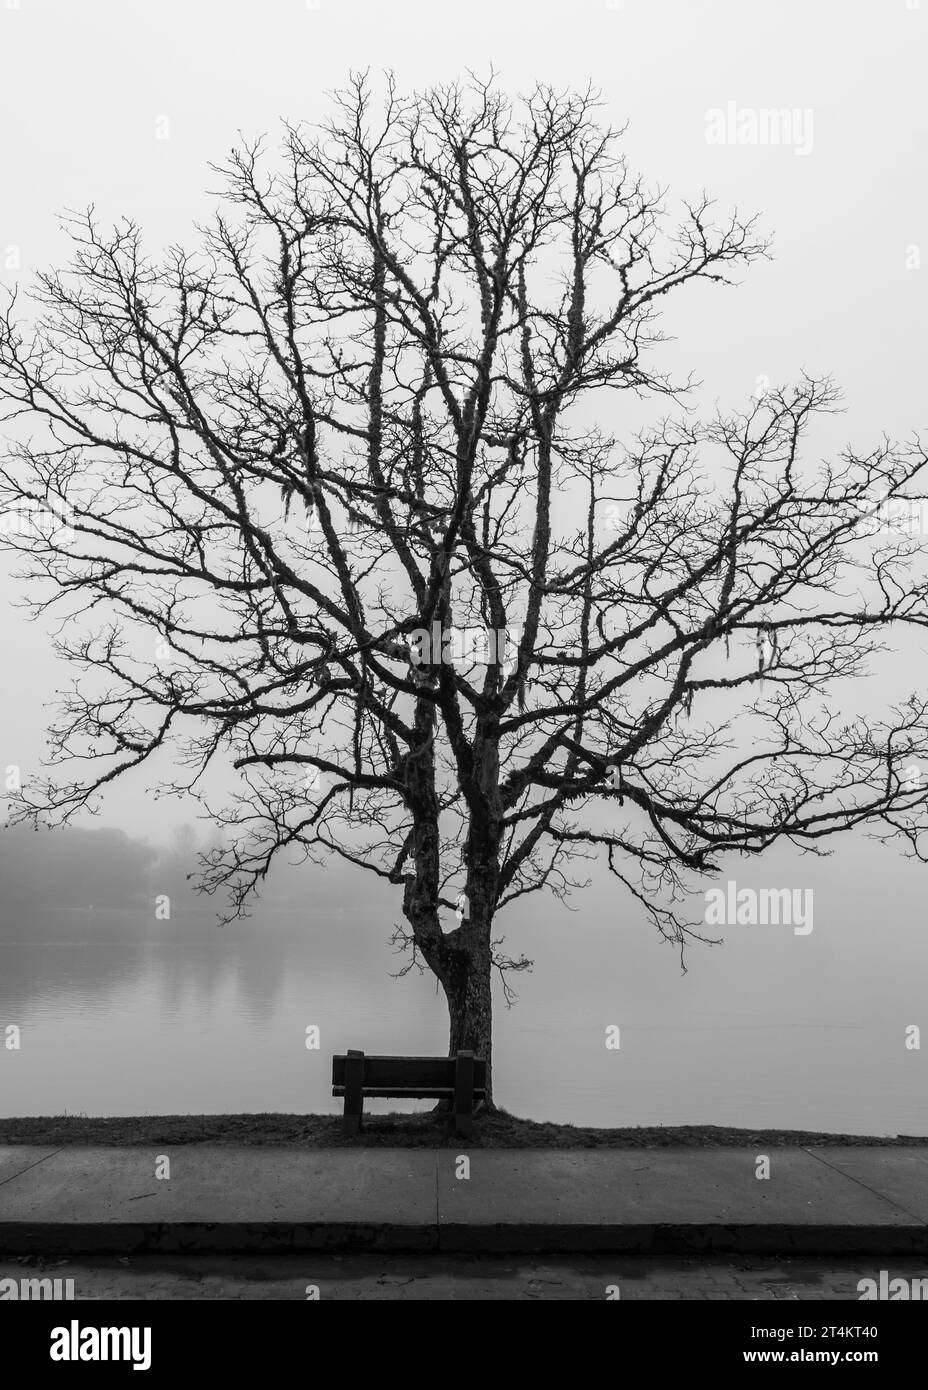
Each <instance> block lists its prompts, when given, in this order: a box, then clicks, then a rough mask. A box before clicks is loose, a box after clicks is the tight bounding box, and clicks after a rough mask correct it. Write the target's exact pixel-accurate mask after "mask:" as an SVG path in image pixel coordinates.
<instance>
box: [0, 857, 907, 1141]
mask: <svg viewBox="0 0 928 1390" xmlns="http://www.w3.org/2000/svg"><path fill="white" fill-rule="evenodd" d="M803 864H805V861H803ZM752 875H753V876H752V878H751V879H750V880H749V879H748V877H747V875H739V879H738V881H739V885H740V883H741V882H742V881H743V882H744V883H748V882H753V883H763V882H769V883H771V884H772V883H783V882H784V881H785V882H798V881H799V880H798V879H797V878H796V871H795V869H794V870H793V877H792V879H790V878H786V879H784V877H783V875H782V873H781V874H780V875H779V877H778V876H777V874H776V873H768V874H766V875H760V876H758V873H757V870H756V867H754V866H752ZM802 878H803V882H806V883H808V884H809V885H811V886H814V889H815V927H814V931H813V932H812V933H811V934H810V935H808V936H805V937H798V936H796V935H794V934H793V933H792V932H791V931H790V930H789V929H788V928H784V927H782V926H781V927H777V926H769V927H740V928H727V929H725V938H726V939H725V942H724V944H723V945H721V946H718V947H714V948H708V947H701V946H698V945H697V946H694V947H692V948H691V950H690V953H689V955H688V959H687V963H688V966H689V970H688V973H687V974H685V975H681V973H680V969H679V963H678V960H677V956H676V953H675V951H674V950H673V949H672V948H671V947H669V946H667V945H662V944H661V943H660V942H659V941H658V940H656V939H655V934H654V931H653V929H651V928H650V927H649V926H648V925H647V923H646V922H644V921H643V920H642V915H641V913H640V912H639V911H637V910H634V909H633V908H632V906H630V905H629V904H628V903H627V901H626V900H625V899H624V898H622V899H621V900H619V899H606V898H605V896H604V894H603V892H602V891H601V890H600V891H597V890H596V889H594V890H591V894H592V899H593V902H592V906H591V907H590V910H587V903H588V902H589V900H590V895H588V898H587V900H586V901H584V900H583V899H580V898H578V899H576V900H575V901H576V902H577V905H578V908H579V910H578V911H577V912H575V913H569V912H566V911H565V910H564V909H563V908H561V907H559V906H557V905H556V904H551V903H544V902H543V901H542V900H541V899H540V898H539V899H538V900H537V901H536V902H535V903H533V904H531V905H530V906H529V907H526V909H525V910H524V912H523V914H522V916H521V917H516V918H514V919H513V923H512V925H511V928H510V931H509V933H508V936H507V949H508V950H509V951H510V953H511V954H518V953H519V952H521V951H525V952H526V953H527V954H529V955H532V956H533V957H534V960H535V969H534V971H533V972H532V973H531V974H529V975H521V976H518V977H516V978H515V980H514V984H515V986H516V988H517V990H518V993H519V1000H518V1003H517V1004H516V1005H515V1006H514V1007H513V1008H512V1009H509V1010H507V1009H506V1008H505V1007H504V1005H503V1001H502V999H501V997H498V1000H497V1026H496V1042H495V1048H496V1059H495V1063H496V1083H495V1084H496V1092H497V1097H498V1100H499V1103H500V1104H502V1105H504V1106H506V1108H507V1109H510V1110H511V1111H513V1112H514V1113H516V1114H520V1115H525V1116H529V1117H532V1118H536V1119H549V1120H557V1121H571V1122H574V1123H577V1124H598V1125H613V1124H667V1125H671V1124H688V1123H710V1124H716V1125H737V1126H755V1125H756V1126H777V1127H786V1128H817V1129H826V1130H831V1131H849V1132H855V1133H872V1134H895V1133H908V1134H924V1133H928V1084H926V1083H928V1074H926V1073H928V1063H926V1058H928V988H926V981H928V926H926V921H925V912H924V909H923V896H924V890H925V888H926V887H928V872H926V870H925V869H923V868H919V867H917V866H905V865H899V864H898V861H895V860H893V859H891V858H888V857H887V854H886V852H885V851H877V850H870V849H865V850H863V851H855V853H854V855H853V856H846V857H845V858H844V859H843V860H842V859H839V858H835V859H831V860H828V861H823V862H816V861H811V863H810V867H809V869H808V871H807V870H806V869H805V867H803V870H802ZM309 897H310V900H311V901H312V902H314V903H315V906H310V907H308V908H307V910H306V912H305V914H304V913H298V914H296V913H293V912H290V913H283V912H277V913H272V912H270V911H264V912H261V911H259V913H258V914H257V917H256V919H255V920H254V921H253V922H252V923H251V924H249V925H247V926H238V927H236V928H234V929H232V928H226V929H219V928H218V927H216V926H215V925H213V924H212V919H211V918H209V916H208V915H206V914H191V913H188V914H186V916H182V917H181V918H180V919H178V920H174V921H171V922H170V923H158V922H155V921H153V920H152V915H151V914H149V913H148V912H134V913H113V912H110V913H103V912H100V911H95V910H93V909H91V908H90V907H89V905H88V906H87V907H86V908H83V909H79V910H74V911H71V912H69V913H64V912H62V913H59V914H58V915H57V916H55V915H54V914H52V915H46V916H45V917H43V918H42V919H41V920H36V921H35V922H32V923H29V924H28V930H27V929H25V928H23V929H13V928H11V927H10V926H9V925H8V926H7V927H6V928H5V929H4V937H3V939H2V940H0V1041H2V1038H3V1030H4V1029H5V1027H6V1026H7V1025H9V1024H15V1025H17V1026H18V1027H19V1028H20V1030H21V1047H20V1049H19V1050H18V1051H11V1050H9V1049H4V1048H3V1047H2V1046H0V1113H2V1114H4V1115H22V1114H53V1113H65V1112H68V1113H86V1114H115V1115H119V1114H138V1113H159V1112H161V1113H164V1112H172V1113H174V1112H190V1113H196V1112H212V1113H220V1112H225V1111H322V1112H327V1111H328V1112H335V1111H337V1110H338V1109H339V1102H337V1101H335V1100H333V1098H332V1096H331V1088H330V1084H329V1078H330V1074H331V1057H332V1053H333V1052H341V1051H344V1050H345V1049H346V1048H348V1047H360V1048H363V1049H364V1050H365V1051H368V1052H402V1053H415V1052H432V1051H435V1052H441V1051H443V1050H444V1045H445V1032H446V1022H445V1010H444V1004H443V1000H442V998H441V997H440V996H439V995H437V994H436V992H435V988H434V984H433V983H432V982H431V980H430V978H429V977H425V976H423V977H420V976H419V975H418V974H416V973H412V974H410V975H408V976H406V977H405V978H403V979H392V978H390V976H391V972H396V971H397V970H398V969H399V967H400V966H401V965H402V963H403V962H402V959H401V958H399V957H397V956H395V955H394V954H393V952H392V950H391V948H390V947H389V944H388V938H389V935H390V925H391V920H390V919H389V918H388V919H386V920H384V919H381V916H380V907H379V905H376V906H375V904H374V903H373V902H371V903H365V902H364V901H363V899H362V900H360V901H359V902H357V903H355V904H354V905H353V906H349V905H340V906H336V905H335V904H334V903H333V902H332V901H326V900H325V899H324V898H321V897H319V898H317V897H316V895H314V894H313V893H312V892H310V895H309ZM581 903H583V906H582V907H581V906H580V904H581ZM311 1025H316V1026H317V1027H318V1028H319V1029H320V1036H321V1047H320V1050H318V1051H316V1050H308V1049H307V1047H306V1045H305V1041H306V1029H307V1027H309V1026H311ZM610 1025H618V1026H619V1028H620V1035H619V1036H620V1041H621V1046H620V1048H619V1049H618V1050H609V1049H607V1047H606V1041H605V1040H606V1030H607V1028H608V1027H609V1026H610ZM912 1025H917V1026H920V1027H921V1030H922V1032H923V1033H924V1035H925V1043H924V1047H923V1048H921V1049H919V1050H913V1049H907V1048H906V1046H905V1038H906V1029H907V1028H908V1027H910V1026H912ZM372 1108H373V1109H375V1110H376V1109H390V1108H398V1107H397V1106H396V1104H395V1103H393V1102H381V1103H379V1105H374V1106H373V1107H372Z"/></svg>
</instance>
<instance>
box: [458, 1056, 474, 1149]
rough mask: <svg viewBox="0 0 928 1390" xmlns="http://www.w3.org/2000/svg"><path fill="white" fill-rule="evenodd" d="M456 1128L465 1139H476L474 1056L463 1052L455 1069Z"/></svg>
mask: <svg viewBox="0 0 928 1390" xmlns="http://www.w3.org/2000/svg"><path fill="white" fill-rule="evenodd" d="M454 1128H455V1131H456V1132H457V1133H458V1134H462V1135H463V1136H464V1137H465V1139H472V1138H473V1137H474V1054H473V1052H466V1051H461V1052H459V1053H458V1055H457V1061H456V1062H455V1067H454Z"/></svg>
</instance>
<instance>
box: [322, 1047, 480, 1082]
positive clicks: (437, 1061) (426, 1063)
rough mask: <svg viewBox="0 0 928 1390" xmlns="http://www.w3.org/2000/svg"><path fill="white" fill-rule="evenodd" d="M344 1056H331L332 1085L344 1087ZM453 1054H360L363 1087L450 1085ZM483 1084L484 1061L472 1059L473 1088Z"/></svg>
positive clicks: (452, 1077)
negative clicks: (377, 1055) (411, 1055)
mask: <svg viewBox="0 0 928 1390" xmlns="http://www.w3.org/2000/svg"><path fill="white" fill-rule="evenodd" d="M347 1060H348V1059H347V1057H333V1058H332V1085H333V1086H344V1084H345V1063H346V1062H347ZM456 1062H457V1059H456V1058H455V1057H369V1056H368V1055H367V1054H366V1053H365V1055H364V1085H365V1086H447V1087H449V1088H451V1089H453V1088H454V1069H455V1065H456ZM486 1084H487V1064H486V1062H485V1061H481V1060H480V1059H479V1058H477V1057H475V1058H474V1090H475V1091H482V1090H485V1089H486Z"/></svg>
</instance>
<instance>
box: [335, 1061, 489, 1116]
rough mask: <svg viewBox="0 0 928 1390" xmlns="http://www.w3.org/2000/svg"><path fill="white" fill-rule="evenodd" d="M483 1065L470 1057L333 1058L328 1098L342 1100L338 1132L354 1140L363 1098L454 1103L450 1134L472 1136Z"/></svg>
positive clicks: (483, 1093) (482, 1088) (484, 1081)
mask: <svg viewBox="0 0 928 1390" xmlns="http://www.w3.org/2000/svg"><path fill="white" fill-rule="evenodd" d="M486 1087H487V1064H486V1062H484V1061H481V1060H480V1059H479V1058H476V1057H475V1056H474V1054H473V1053H472V1052H459V1053H458V1055H457V1056H456V1057H365V1055H364V1053H363V1052H353V1051H349V1052H348V1053H347V1055H345V1056H343V1057H333V1058H332V1094H333V1096H344V1097H345V1114H344V1119H343V1121H342V1128H343V1130H344V1132H345V1134H357V1133H358V1130H359V1129H360V1128H361V1113H362V1111H363V1109H364V1097H365V1096H397V1097H405V1096H414V1097H416V1098H417V1099H418V1098H420V1097H425V1098H428V1097H434V1098H435V1099H436V1100H451V1101H453V1102H454V1107H453V1112H452V1113H453V1118H454V1128H455V1130H456V1132H457V1133H458V1134H463V1135H465V1136H466V1137H467V1138H470V1136H471V1135H472V1134H473V1132H474V1120H473V1114H474V1102H475V1101H477V1100H483V1099H484V1098H485V1096H486V1093H487V1091H486Z"/></svg>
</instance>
